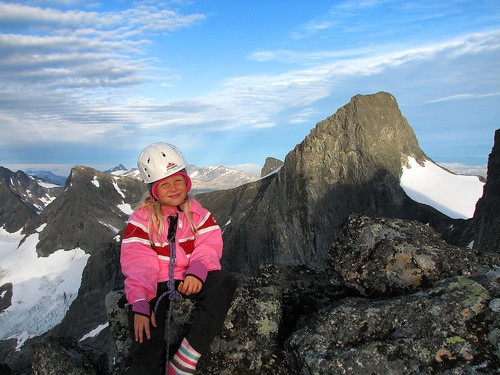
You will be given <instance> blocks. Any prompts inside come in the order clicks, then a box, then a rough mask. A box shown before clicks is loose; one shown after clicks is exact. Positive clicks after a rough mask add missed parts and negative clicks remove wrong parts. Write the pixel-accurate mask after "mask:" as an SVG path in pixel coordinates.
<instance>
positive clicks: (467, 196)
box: [401, 157, 484, 219]
mask: <svg viewBox="0 0 500 375" xmlns="http://www.w3.org/2000/svg"><path fill="white" fill-rule="evenodd" d="M408 164H409V167H403V175H402V176H401V187H402V188H403V189H404V191H405V192H406V194H408V196H409V197H410V198H411V199H413V200H415V201H417V202H419V203H424V204H427V205H429V206H431V207H434V208H435V209H436V210H438V211H441V212H442V213H444V214H446V215H448V216H449V217H451V218H453V219H469V218H471V217H473V216H474V211H475V209H476V203H477V201H478V200H479V198H481V196H482V195H483V186H484V183H483V182H481V180H480V179H479V178H478V177H477V176H462V175H456V174H454V173H450V172H449V171H447V170H445V169H443V168H441V167H439V166H438V165H436V164H434V163H433V162H432V161H430V160H426V161H425V166H421V165H420V164H419V163H418V162H417V161H416V160H415V159H414V158H411V157H409V158H408Z"/></svg>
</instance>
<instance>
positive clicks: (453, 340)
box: [286, 276, 499, 375]
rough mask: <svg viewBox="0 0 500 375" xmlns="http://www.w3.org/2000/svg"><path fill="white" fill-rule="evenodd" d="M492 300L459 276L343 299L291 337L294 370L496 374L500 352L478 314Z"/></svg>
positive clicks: (477, 285) (484, 292)
mask: <svg viewBox="0 0 500 375" xmlns="http://www.w3.org/2000/svg"><path fill="white" fill-rule="evenodd" d="M490 299H491V296H490V294H489V293H488V291H487V290H486V289H485V288H484V287H483V286H481V285H480V284H479V283H477V282H475V281H473V280H471V279H468V278H466V277H464V276H460V277H456V278H450V279H447V280H444V281H441V282H438V283H436V284H435V285H434V287H433V288H431V289H428V290H425V291H421V292H416V293H413V294H410V295H404V296H400V297H393V298H390V299H380V300H373V299H366V298H347V299H345V300H343V301H340V302H339V303H338V304H336V305H335V306H331V307H328V308H325V309H323V310H322V311H320V312H319V313H318V314H316V315H315V318H314V319H311V321H310V324H309V325H308V326H306V327H304V328H302V329H300V330H298V331H297V332H295V333H294V334H293V335H291V337H290V338H289V340H288V341H287V343H286V346H287V348H288V353H289V361H290V363H291V366H293V365H295V367H296V368H297V369H299V370H298V373H299V374H325V375H326V374H328V375H332V374H359V375H363V374H367V375H368V374H370V375H371V374H398V375H401V374H435V373H448V374H466V373H467V374H479V373H487V374H493V373H495V371H496V370H497V369H498V368H499V367H498V365H499V362H498V350H497V349H496V350H497V353H496V354H495V353H494V352H495V348H493V347H492V344H491V343H490V341H489V340H488V338H486V337H485V332H488V329H487V328H485V321H484V320H483V319H482V316H483V314H484V311H485V310H487V309H489V307H488V304H489V303H490ZM498 318H499V317H498V313H496V320H497V322H498ZM489 332H492V334H491V336H492V337H491V340H492V341H495V342H496V343H497V344H498V335H497V333H498V331H494V333H493V331H489ZM493 336H495V337H493Z"/></svg>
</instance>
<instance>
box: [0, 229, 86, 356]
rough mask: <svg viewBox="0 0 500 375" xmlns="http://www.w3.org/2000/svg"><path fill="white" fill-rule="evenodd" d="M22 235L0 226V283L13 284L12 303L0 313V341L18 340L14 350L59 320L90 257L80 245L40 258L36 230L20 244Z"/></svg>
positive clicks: (76, 289) (72, 296)
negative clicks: (37, 249) (37, 250)
mask: <svg viewBox="0 0 500 375" xmlns="http://www.w3.org/2000/svg"><path fill="white" fill-rule="evenodd" d="M41 230H43V226H42V227H40V228H39V229H38V231H41ZM22 238H23V236H22V235H21V231H19V232H17V233H8V232H7V231H5V230H4V229H3V228H0V285H3V284H5V283H12V284H13V287H12V292H13V296H12V304H11V306H9V307H8V308H7V309H5V310H4V311H3V312H2V313H1V314H0V340H5V339H11V338H15V339H17V346H16V350H19V348H20V347H21V346H22V345H23V344H24V342H25V341H26V340H27V339H29V338H31V337H35V336H40V335H41V334H43V333H45V332H47V331H48V330H50V329H51V328H53V327H55V326H56V325H57V324H59V323H60V322H61V321H62V319H63V318H64V316H65V315H66V312H67V311H68V309H69V306H70V305H71V303H72V302H73V301H74V300H75V299H76V297H77V295H78V289H79V288H80V284H81V279H82V273H83V269H84V268H85V266H86V264H87V260H88V259H89V257H90V255H88V254H86V253H85V252H84V251H83V250H81V249H79V248H76V249H73V250H69V251H64V250H58V251H56V252H54V253H52V254H51V255H50V256H48V257H39V256H38V254H37V252H36V245H37V243H38V233H36V234H33V235H30V236H29V237H28V238H26V240H25V241H24V242H23V243H22V244H21V245H19V243H20V241H21V239H22Z"/></svg>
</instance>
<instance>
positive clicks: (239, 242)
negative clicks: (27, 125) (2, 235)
mask: <svg viewBox="0 0 500 375" xmlns="http://www.w3.org/2000/svg"><path fill="white" fill-rule="evenodd" d="M499 133H500V130H499V131H497V132H496V135H495V145H494V146H493V150H492V153H491V155H490V158H489V164H488V180H487V182H486V184H485V186H484V195H483V197H482V199H481V200H480V202H478V204H477V209H476V213H475V215H474V217H473V218H472V219H469V220H462V219H451V218H449V217H447V216H446V215H444V214H442V213H440V212H438V211H436V210H435V209H433V208H431V207H430V206H427V205H423V204H420V203H417V202H415V201H413V200H412V199H410V198H409V197H408V196H407V195H406V194H405V192H404V190H403V189H402V188H401V186H400V183H399V182H400V177H401V173H402V170H403V166H404V165H406V163H407V162H408V158H409V157H412V158H415V159H416V160H417V161H418V162H420V163H422V162H424V161H425V160H429V159H428V157H427V156H426V155H425V153H424V152H423V151H422V150H421V149H420V147H419V146H418V142H417V139H416V137H415V134H414V133H413V130H412V129H411V127H410V125H409V124H408V122H407V121H406V119H405V118H404V117H403V116H402V114H401V112H400V110H399V108H398V105H397V102H396V99H395V98H394V97H393V96H392V95H390V94H388V93H383V92H381V93H377V94H374V95H366V96H365V95H358V96H355V97H353V98H352V99H351V101H350V102H349V103H348V104H346V105H345V106H344V107H342V108H340V109H339V110H338V111H337V112H336V113H335V114H334V115H332V116H330V117H329V118H327V119H325V120H324V121H321V122H319V123H318V124H317V125H316V127H315V128H314V129H312V131H311V133H310V134H309V135H308V136H307V137H306V138H305V139H304V141H303V142H301V143H300V144H298V145H297V146H296V147H295V149H294V150H292V151H290V153H289V154H288V155H287V157H286V158H285V161H284V162H283V163H282V165H281V162H279V161H276V160H271V159H269V160H268V161H269V163H268V162H267V161H266V164H267V166H268V167H269V168H267V167H266V170H265V171H263V172H262V173H263V174H264V175H265V177H263V178H262V179H260V180H258V181H255V182H251V183H248V184H245V185H243V186H240V187H237V188H233V189H230V190H224V191H216V192H210V193H206V194H199V195H197V199H199V200H200V202H202V204H203V205H204V206H206V207H207V208H208V209H209V210H211V211H212V213H213V214H214V216H215V217H216V218H217V220H218V222H219V224H220V226H221V227H222V228H223V236H224V243H225V245H224V256H223V267H224V268H225V269H226V270H228V271H231V272H233V273H234V274H235V276H236V278H237V280H238V283H239V286H238V289H237V291H236V295H235V299H234V301H233V304H232V306H231V308H230V310H229V314H228V317H227V319H226V321H225V324H224V328H223V330H222V331H221V332H220V333H219V335H218V336H217V337H216V339H215V340H214V342H213V343H212V345H211V347H210V350H209V352H208V353H207V354H206V355H204V356H203V357H202V358H201V360H200V363H199V366H198V372H197V373H199V374H227V375H229V374H231V375H243V374H245V375H247V374H269V375H271V374H273V375H274V374H278V375H285V374H292V375H295V374H297V375H302V374H304V375H305V374H308V375H309V374H315V375H316V374H325V375H326V374H398V375H399V374H495V373H498V369H499V368H500V268H499V267H500V260H499V255H500V252H499V250H500V241H499V238H498V233H500V227H499V212H500V210H498V209H497V207H498V203H499V200H498V191H499V190H498V182H499V181H498V176H499V174H500V170H499V163H498V161H499V158H498V150H499V148H498V147H499V143H500V140H499ZM276 168H278V169H276ZM272 172H274V173H272ZM9 178H10V175H9ZM4 181H6V180H5V179H4ZM9 181H10V180H9ZM5 186H7V184H5ZM4 190H5V189H4ZM8 190H9V192H8V193H7V192H6V195H3V193H2V191H0V193H2V195H1V197H2V199H3V200H4V197H7V196H8V195H9V194H11V193H12V194H14V196H15V197H16V196H17V198H16V199H17V200H18V201H22V199H20V198H19V197H20V196H21V195H22V194H23V192H22V191H19V190H15V189H13V188H12V187H9V188H8ZM144 190H145V188H144V185H143V184H142V183H141V182H139V181H138V180H136V179H133V178H127V177H124V176H114V175H111V174H108V173H102V172H98V171H95V170H93V169H91V168H86V167H83V166H77V167H74V168H73V170H72V173H71V175H70V177H69V178H68V180H67V181H66V184H65V187H64V191H62V192H60V193H59V195H58V196H57V198H56V199H55V200H53V201H52V203H50V204H49V205H47V206H46V207H45V208H44V209H43V210H42V211H41V212H36V213H35V212H34V211H36V210H32V211H33V212H32V213H31V214H29V213H28V214H27V213H26V212H25V211H24V210H19V211H15V212H16V214H12V212H11V214H10V216H14V217H13V218H11V219H10V220H11V221H10V222H9V223H10V224H9V225H11V227H9V228H12V231H17V230H19V229H22V230H23V233H24V234H25V235H26V237H25V239H24V240H25V241H26V240H27V239H28V238H30V236H32V235H37V236H38V238H39V241H38V243H37V246H36V252H37V254H38V256H40V257H48V256H50V255H51V254H53V253H54V252H55V251H58V250H61V249H62V250H68V251H70V250H71V249H75V248H80V249H82V250H83V251H85V253H86V254H89V255H90V257H89V259H88V262H87V264H86V267H85V269H84V271H83V274H82V276H81V285H80V289H79V291H78V297H77V298H76V299H75V300H74V301H73V303H72V304H71V305H70V307H69V310H68V311H67V313H66V315H65V317H64V319H63V320H62V321H61V322H60V323H59V324H57V325H56V326H55V327H54V328H52V329H50V330H49V331H48V332H46V333H45V334H43V335H41V336H37V337H33V338H30V339H28V340H27V341H26V342H25V343H24V345H23V346H22V347H21V348H20V350H15V346H16V340H15V339H8V340H4V341H2V342H0V373H2V374H99V375H109V374H113V375H118V374H123V373H124V371H125V370H126V368H127V366H128V349H129V346H130V342H131V341H130V340H131V339H130V337H129V334H128V329H127V312H128V310H129V309H130V306H129V305H128V303H127V301H126V299H125V297H124V293H123V276H122V275H121V273H120V266H119V252H120V242H119V240H120V238H121V234H122V232H123V229H124V227H125V223H126V220H127V218H128V216H129V214H130V212H131V210H132V209H133V207H134V205H135V203H137V202H138V200H139V198H140V196H141V195H142V193H143V192H144ZM9 199H10V198H9ZM5 201H6V202H7V198H5ZM9 202H10V201H9ZM15 204H16V205H18V204H20V202H17V203H15ZM32 206H33V205H32V204H31V207H32ZM13 207H14V206H13ZM16 207H17V206H16ZM29 207H30V205H28V208H29ZM16 210H17V208H16ZM17 212H19V217H17ZM8 217H9V215H3V216H1V218H2V220H4V221H3V223H4V224H6V223H7V221H6V219H5V218H8ZM465 245H468V246H465ZM0 287H1V289H0V291H1V298H0V309H2V310H4V312H3V313H5V311H8V310H6V309H8V307H9V305H10V301H11V299H12V293H13V291H14V292H15V289H13V287H12V284H9V283H6V284H5V285H2V286H0ZM194 307H195V306H194V305H193V303H192V302H191V301H189V300H183V301H177V302H174V306H173V309H174V312H173V321H172V327H171V337H170V343H171V350H170V352H171V353H173V352H174V351H175V349H176V348H177V346H178V345H179V343H180V340H181V339H182V337H183V335H184V333H185V332H186V329H187V327H188V325H189V323H190V317H191V314H192V312H193V309H194ZM3 313H2V314H3ZM97 327H101V328H100V330H97V333H94V334H89V332H93V331H96V328H97Z"/></svg>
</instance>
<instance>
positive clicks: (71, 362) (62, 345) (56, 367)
mask: <svg viewBox="0 0 500 375" xmlns="http://www.w3.org/2000/svg"><path fill="white" fill-rule="evenodd" d="M31 363H32V369H33V373H34V374H35V375H54V374H57V375H105V374H108V364H107V358H106V355H105V354H104V353H102V352H99V351H97V350H95V349H93V348H89V347H84V346H81V345H79V344H78V342H77V341H76V340H75V339H73V338H70V337H59V338H55V337H49V338H47V339H44V340H42V342H40V343H39V344H38V345H37V346H36V348H35V353H34V354H33V357H32V359H31Z"/></svg>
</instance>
